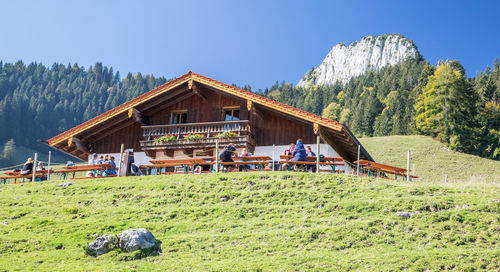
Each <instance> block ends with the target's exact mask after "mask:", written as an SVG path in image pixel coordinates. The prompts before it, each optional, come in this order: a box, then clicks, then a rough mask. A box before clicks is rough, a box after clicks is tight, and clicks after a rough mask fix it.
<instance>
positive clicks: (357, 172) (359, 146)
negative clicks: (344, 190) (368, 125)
mask: <svg viewBox="0 0 500 272" xmlns="http://www.w3.org/2000/svg"><path fill="white" fill-rule="evenodd" d="M360 151H361V145H358V167H357V169H356V175H357V176H359V153H360Z"/></svg>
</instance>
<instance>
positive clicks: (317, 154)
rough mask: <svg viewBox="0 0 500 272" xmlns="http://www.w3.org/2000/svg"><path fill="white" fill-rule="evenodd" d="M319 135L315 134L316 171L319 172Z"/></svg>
mask: <svg viewBox="0 0 500 272" xmlns="http://www.w3.org/2000/svg"><path fill="white" fill-rule="evenodd" d="M319 140H320V137H319V135H317V136H316V173H319Z"/></svg>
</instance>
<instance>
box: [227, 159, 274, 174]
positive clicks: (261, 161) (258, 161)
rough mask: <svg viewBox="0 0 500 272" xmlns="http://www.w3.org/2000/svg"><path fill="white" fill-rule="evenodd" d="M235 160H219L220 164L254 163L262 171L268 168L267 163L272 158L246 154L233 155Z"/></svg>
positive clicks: (240, 164) (238, 164) (239, 164)
mask: <svg viewBox="0 0 500 272" xmlns="http://www.w3.org/2000/svg"><path fill="white" fill-rule="evenodd" d="M232 159H233V162H219V164H220V165H236V166H242V165H253V166H255V169H256V170H257V171H261V170H263V169H265V168H266V164H268V163H269V161H271V160H272V158H271V157H269V156H244V157H233V158H232Z"/></svg>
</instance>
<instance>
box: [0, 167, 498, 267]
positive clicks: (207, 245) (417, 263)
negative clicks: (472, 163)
mask: <svg viewBox="0 0 500 272" xmlns="http://www.w3.org/2000/svg"><path fill="white" fill-rule="evenodd" d="M58 183H60V181H58V180H54V181H50V182H43V183H30V184H13V185H1V186H0V206H1V207H2V209H0V271H2V270H9V271H10V270H37V271H54V270H58V271H60V270H66V271H74V270H86V271H129V270H130V269H131V268H135V269H136V270H139V271H151V270H157V271H168V270H183V271H184V270H196V271H206V270H220V271H229V270H235V271H241V270H245V271H259V270H264V271H267V270H281V271H283V270H297V271H304V270H330V271H331V270H334V269H343V270H346V269H358V270H402V269H405V268H409V269H411V270H425V269H427V268H429V269H430V270H440V269H456V270H461V271H463V270H467V269H484V270H495V271H497V270H499V269H500V256H499V252H500V243H499V241H500V224H499V223H498V222H499V221H500V202H498V201H494V200H497V199H499V198H500V197H499V196H500V186H499V184H498V183H496V184H495V183H481V184H476V183H473V184H470V185H464V184H459V183H450V184H431V183H425V182H418V183H416V182H412V183H404V182H401V181H400V182H395V181H393V180H375V181H374V180H369V179H367V178H363V179H362V180H361V179H356V178H353V177H352V176H348V175H331V174H320V175H316V174H307V173H233V174H208V175H202V176H200V175H187V176H180V175H179V176H162V177H140V178H136V177H129V178H114V179H107V180H99V181H76V184H75V185H73V186H70V187H68V188H59V187H55V186H54V185H55V184H58ZM224 197H228V198H229V199H228V200H227V201H224ZM417 210H418V211H422V213H420V214H417V215H415V216H413V217H411V218H402V217H399V216H396V215H395V212H396V211H417ZM140 227H145V228H148V229H149V230H151V232H152V233H153V234H154V235H155V236H156V238H157V239H159V240H161V241H162V248H163V252H162V253H161V254H160V255H159V256H150V257H146V258H143V259H137V260H134V254H131V253H118V252H112V253H108V254H105V255H102V256H99V257H89V256H86V255H85V254H84V251H83V249H82V246H83V245H86V244H88V243H89V242H90V241H92V240H93V239H94V237H95V235H103V234H106V233H118V232H121V231H123V230H125V229H128V228H140ZM57 248H59V249H57ZM61 248H62V249H61Z"/></svg>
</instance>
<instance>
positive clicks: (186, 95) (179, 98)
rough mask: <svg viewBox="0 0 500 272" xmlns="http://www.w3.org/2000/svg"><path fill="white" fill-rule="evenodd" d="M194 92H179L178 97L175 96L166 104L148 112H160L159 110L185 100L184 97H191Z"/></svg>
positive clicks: (151, 113)
mask: <svg viewBox="0 0 500 272" xmlns="http://www.w3.org/2000/svg"><path fill="white" fill-rule="evenodd" d="M193 95H194V93H193V92H189V93H182V94H179V95H177V96H176V97H174V98H173V99H172V100H171V101H169V102H168V103H166V104H163V105H161V106H160V107H157V108H155V109H154V110H152V111H150V112H148V114H149V115H154V114H155V113H157V112H159V111H162V110H164V109H166V108H168V107H170V106H172V105H174V104H176V103H179V102H180V101H182V100H184V99H188V98H190V97H191V96H193Z"/></svg>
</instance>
